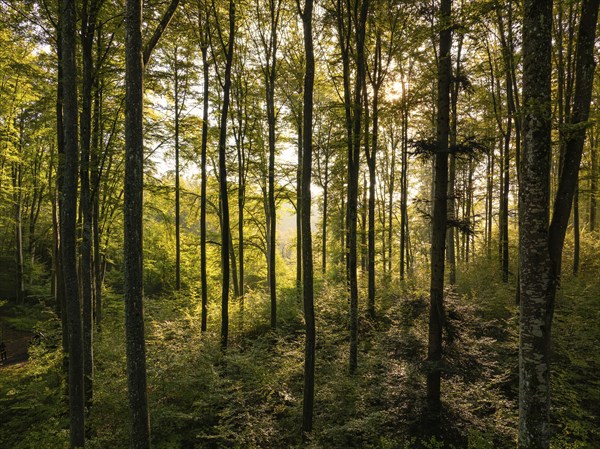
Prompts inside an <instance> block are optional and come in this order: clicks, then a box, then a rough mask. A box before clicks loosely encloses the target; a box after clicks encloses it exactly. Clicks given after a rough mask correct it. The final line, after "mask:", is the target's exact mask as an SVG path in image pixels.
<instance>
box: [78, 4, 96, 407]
mask: <svg viewBox="0 0 600 449" xmlns="http://www.w3.org/2000/svg"><path fill="white" fill-rule="evenodd" d="M97 8H98V5H97V2H96V1H95V0H92V1H91V2H88V0H84V1H83V8H82V24H81V29H82V30H81V49H82V66H83V67H82V77H83V79H82V92H81V122H80V135H81V166H80V168H79V176H80V178H81V186H80V188H81V192H80V208H81V213H82V217H83V229H82V239H81V261H80V265H81V270H80V272H81V294H82V300H83V350H84V366H83V374H84V383H85V385H84V389H85V403H86V407H88V408H89V407H90V406H91V404H92V393H93V375H94V359H93V354H94V353H93V327H94V304H93V297H92V294H93V277H92V204H91V199H90V148H91V129H92V100H93V96H92V95H93V90H92V89H93V86H94V58H93V50H94V35H95V33H96V13H97Z"/></svg>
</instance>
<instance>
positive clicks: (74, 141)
mask: <svg viewBox="0 0 600 449" xmlns="http://www.w3.org/2000/svg"><path fill="white" fill-rule="evenodd" d="M76 21H77V17H76V11H75V1H74V0H62V1H61V9H60V29H61V39H62V48H61V61H60V64H61V67H62V88H63V91H62V94H63V97H62V100H63V108H62V110H63V132H64V149H65V160H64V164H63V176H62V182H63V192H62V207H61V211H60V212H61V217H60V218H61V223H60V231H61V259H62V277H63V280H64V294H65V302H66V313H67V326H68V346H69V347H68V354H69V418H70V419H69V423H70V445H71V448H78V447H83V446H84V442H85V418H84V410H85V407H84V391H83V362H84V361H83V329H82V323H81V302H80V298H79V288H78V285H79V283H78V280H77V255H76V241H77V237H76V220H77V184H78V176H77V170H78V164H79V155H78V152H79V136H78V129H77V128H78V119H77V114H78V106H77V103H78V101H77V58H76V54H77V43H76V31H75V27H76Z"/></svg>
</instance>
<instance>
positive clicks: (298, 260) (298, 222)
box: [296, 117, 304, 301]
mask: <svg viewBox="0 0 600 449" xmlns="http://www.w3.org/2000/svg"><path fill="white" fill-rule="evenodd" d="M302 120H303V119H302V117H300V118H299V119H298V168H297V169H296V291H297V293H298V301H299V300H300V294H301V292H302V165H303V164H302V148H303V145H304V143H303V137H302Z"/></svg>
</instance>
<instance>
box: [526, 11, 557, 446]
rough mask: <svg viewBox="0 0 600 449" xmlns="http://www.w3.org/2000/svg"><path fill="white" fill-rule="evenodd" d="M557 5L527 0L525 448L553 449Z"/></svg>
mask: <svg viewBox="0 0 600 449" xmlns="http://www.w3.org/2000/svg"><path fill="white" fill-rule="evenodd" d="M551 42H552V0H546V1H534V0H526V1H525V4H524V21H523V108H524V111H523V112H524V115H523V118H524V119H523V155H522V157H523V159H522V164H523V165H522V175H521V176H522V180H521V182H522V185H521V188H520V190H519V196H520V201H519V254H520V261H521V263H520V292H521V293H520V318H519V321H520V323H519V325H520V343H519V448H523V449H526V448H527V449H528V448H548V446H549V440H548V438H549V435H548V411H549V403H550V390H549V387H550V384H549V374H550V371H549V355H550V354H549V353H550V329H549V325H550V324H551V316H552V312H551V305H550V304H549V298H548V296H547V295H548V292H549V290H550V289H551V285H552V283H553V282H554V279H553V276H552V267H551V261H550V252H549V246H548V216H549V183H550V154H551V140H550V132H551V111H550V84H551V48H552V45H551Z"/></svg>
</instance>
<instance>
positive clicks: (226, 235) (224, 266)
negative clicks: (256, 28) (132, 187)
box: [219, 0, 235, 349]
mask: <svg viewBox="0 0 600 449" xmlns="http://www.w3.org/2000/svg"><path fill="white" fill-rule="evenodd" d="M234 38H235V2H234V0H229V37H228V41H227V49H226V53H225V58H226V62H225V80H224V85H223V103H222V108H221V122H220V128H219V198H220V201H221V270H222V282H221V284H222V285H221V348H222V349H226V348H227V339H228V335H229V281H230V279H229V247H230V238H231V236H230V229H229V198H228V192H227V164H226V162H227V161H226V158H227V152H226V143H227V142H226V141H227V114H228V112H229V94H230V89H231V64H232V61H233V44H234Z"/></svg>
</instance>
